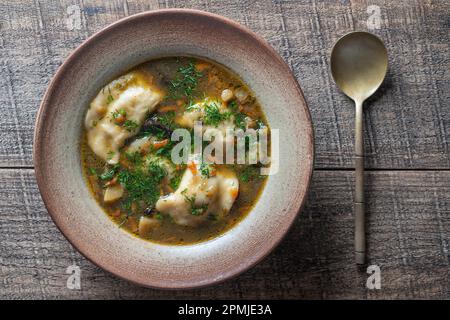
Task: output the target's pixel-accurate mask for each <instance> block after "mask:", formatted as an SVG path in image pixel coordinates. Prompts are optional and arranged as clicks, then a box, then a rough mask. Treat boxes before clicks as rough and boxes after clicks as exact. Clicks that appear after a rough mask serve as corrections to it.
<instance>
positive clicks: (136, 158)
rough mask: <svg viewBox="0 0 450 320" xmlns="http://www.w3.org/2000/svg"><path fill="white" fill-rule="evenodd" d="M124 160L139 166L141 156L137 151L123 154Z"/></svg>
mask: <svg viewBox="0 0 450 320" xmlns="http://www.w3.org/2000/svg"><path fill="white" fill-rule="evenodd" d="M124 154H125V158H126V159H127V160H128V161H129V162H130V163H132V164H134V165H136V166H139V165H141V164H142V155H141V153H140V152H139V151H134V152H125V153H124Z"/></svg>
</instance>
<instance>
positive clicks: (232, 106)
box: [228, 100, 238, 112]
mask: <svg viewBox="0 0 450 320" xmlns="http://www.w3.org/2000/svg"><path fill="white" fill-rule="evenodd" d="M228 108H229V109H230V110H231V111H233V112H238V106H237V102H236V100H233V101H231V102H229V103H228Z"/></svg>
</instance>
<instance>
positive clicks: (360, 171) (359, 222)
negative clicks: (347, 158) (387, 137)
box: [354, 101, 366, 264]
mask: <svg viewBox="0 0 450 320" xmlns="http://www.w3.org/2000/svg"><path fill="white" fill-rule="evenodd" d="M355 106H356V114H355V200H354V211H355V257H356V263H357V264H364V263H365V260H366V259H365V258H366V233H365V210H364V134H363V132H364V129H363V101H355Z"/></svg>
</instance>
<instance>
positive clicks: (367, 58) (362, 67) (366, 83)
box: [331, 31, 388, 101]
mask: <svg viewBox="0 0 450 320" xmlns="http://www.w3.org/2000/svg"><path fill="white" fill-rule="evenodd" d="M387 66H388V56H387V50H386V47H385V46H384V44H383V42H382V41H381V40H380V39H379V38H378V37H376V36H375V35H373V34H371V33H368V32H361V31H358V32H352V33H349V34H346V35H345V36H343V37H342V38H340V39H339V40H338V41H337V42H336V44H335V45H334V47H333V50H332V52H331V73H332V75H333V78H334V81H335V82H336V84H337V85H338V87H339V88H340V89H341V90H342V91H343V92H344V93H345V94H346V95H347V96H349V97H350V98H352V99H353V100H355V101H356V100H359V101H364V100H366V99H367V98H368V97H370V96H371V95H372V94H373V93H374V92H375V91H376V90H377V89H378V88H379V86H380V85H381V83H382V82H383V79H384V77H385V75H386V71H387Z"/></svg>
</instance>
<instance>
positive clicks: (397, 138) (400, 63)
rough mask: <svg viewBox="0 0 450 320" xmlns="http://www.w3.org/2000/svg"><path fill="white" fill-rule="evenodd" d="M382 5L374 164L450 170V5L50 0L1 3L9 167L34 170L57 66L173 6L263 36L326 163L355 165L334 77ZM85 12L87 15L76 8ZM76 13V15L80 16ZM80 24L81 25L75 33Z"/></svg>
mask: <svg viewBox="0 0 450 320" xmlns="http://www.w3.org/2000/svg"><path fill="white" fill-rule="evenodd" d="M369 5H378V6H379V8H380V14H381V23H380V29H377V30H373V32H375V33H376V34H378V35H380V36H381V37H382V38H383V40H384V41H385V42H386V45H387V47H388V50H389V56H390V68H389V75H388V78H387V80H386V82H385V84H384V86H383V88H382V90H381V92H380V93H379V94H377V95H376V97H375V98H373V99H372V100H371V101H370V102H369V103H368V105H367V108H366V128H367V130H366V150H367V165H368V166H369V167H373V168H449V167H450V156H449V140H450V133H449V128H450V123H449V122H450V119H449V117H450V71H449V70H450V68H449V54H450V48H449V42H448V32H449V28H448V12H449V11H450V3H449V2H448V1H437V2H429V1H406V0H404V1H395V2H394V1H381V0H376V1H339V2H335V1H318V0H311V1H281V0H280V1H268V0H266V1H257V2H256V1H250V0H244V1H222V0H220V1H219V0H214V1H199V0H191V1H182V0H174V1H156V0H154V1H142V0H136V1H119V0H115V1H108V2H105V1H82V2H81V1H68V0H63V1H58V2H56V3H55V2H54V1H48V0H45V1H44V0H35V1H33V2H31V3H29V4H26V5H25V4H24V3H23V1H19V0H15V1H7V2H2V3H0V32H1V34H0V70H1V71H0V74H1V76H0V105H1V106H2V117H0V166H7V167H10V166H30V165H32V157H31V151H32V129H33V125H34V118H35V113H36V111H37V108H38V105H39V102H40V99H41V97H42V95H43V92H44V90H45V88H46V86H47V84H48V82H49V80H50V78H51V76H52V75H53V74H54V72H55V71H56V69H57V67H58V66H59V65H60V64H61V63H62V61H63V60H64V59H65V57H66V56H67V55H68V54H69V53H70V51H71V50H73V49H74V48H75V47H76V46H78V45H79V44H80V43H81V42H82V41H83V40H84V39H85V38H87V37H88V36H89V35H91V34H92V33H94V32H95V31H97V30H99V29H100V28H102V27H104V26H106V25H107V24H109V23H111V22H113V21H116V20H118V19H119V18H122V17H124V16H126V15H130V14H134V13H137V12H141V11H144V10H150V9H156V8H163V7H189V8H197V9H203V10H207V11H211V12H215V13H218V14H222V15H224V16H227V17H230V18H232V19H234V20H236V21H238V22H240V23H242V24H244V25H246V26H248V27H249V28H250V29H252V30H254V31H255V32H257V33H258V34H260V35H261V36H263V37H264V38H265V39H267V40H268V41H269V42H270V43H271V44H272V46H273V47H274V48H275V49H276V50H277V51H278V52H280V54H281V55H282V56H283V58H284V59H285V60H286V61H287V63H288V64H289V65H290V67H291V68H292V69H293V71H294V72H295V74H296V76H297V78H298V79H299V81H300V83H301V85H302V87H303V90H304V93H305V96H306V99H307V101H308V103H309V106H310V109H311V113H312V117H313V121H314V125H315V133H316V167H318V168H343V167H352V163H353V159H352V158H353V125H352V124H353V107H352V105H351V102H350V101H349V100H348V99H347V98H345V97H344V96H343V95H342V94H341V93H339V92H338V90H337V89H336V87H335V86H334V84H333V81H332V79H331V78H330V74H329V72H328V68H329V63H328V56H329V53H330V50H331V46H332V45H333V43H334V41H335V40H336V39H337V38H338V37H339V36H341V35H343V34H344V33H346V32H348V31H351V30H355V29H363V30H364V29H367V24H366V22H367V19H368V17H369V14H368V13H367V8H368V6H369ZM78 9H79V10H80V11H79V16H77V15H76V14H77V12H78V11H76V10H78ZM73 10H75V11H73ZM77 17H79V18H80V20H79V22H80V25H79V28H78V26H75V27H73V25H74V21H73V19H75V22H76V21H77V20H76V19H77Z"/></svg>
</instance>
